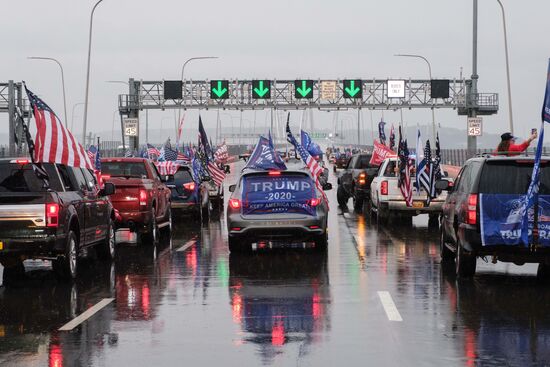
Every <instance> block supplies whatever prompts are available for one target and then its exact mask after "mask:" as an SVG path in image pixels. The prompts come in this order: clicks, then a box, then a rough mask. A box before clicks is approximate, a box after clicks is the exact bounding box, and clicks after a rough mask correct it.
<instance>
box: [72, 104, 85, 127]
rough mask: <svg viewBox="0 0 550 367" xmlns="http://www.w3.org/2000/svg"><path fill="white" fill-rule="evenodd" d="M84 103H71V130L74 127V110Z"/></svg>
mask: <svg viewBox="0 0 550 367" xmlns="http://www.w3.org/2000/svg"><path fill="white" fill-rule="evenodd" d="M82 105H84V102H80V103H75V104H74V105H73V113H72V115H71V132H72V131H73V127H74V110H75V109H76V108H77V107H78V106H82Z"/></svg>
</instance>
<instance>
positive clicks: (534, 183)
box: [521, 59, 550, 245]
mask: <svg viewBox="0 0 550 367" xmlns="http://www.w3.org/2000/svg"><path fill="white" fill-rule="evenodd" d="M541 117H542V122H541V124H540V130H539V141H538V143H537V152H536V154H535V163H534V165H533V174H532V175H531V183H530V184H529V188H528V189H527V195H526V196H525V201H524V204H523V208H522V210H523V220H522V222H521V240H522V242H523V244H525V245H528V244H529V243H530V241H529V219H530V215H529V211H530V209H531V207H533V206H534V205H535V203H538V200H539V186H540V158H541V156H542V144H543V142H544V122H548V123H550V59H549V60H548V71H547V73H546V90H545V92H544V102H543V104H542V116H541ZM533 213H534V212H533Z"/></svg>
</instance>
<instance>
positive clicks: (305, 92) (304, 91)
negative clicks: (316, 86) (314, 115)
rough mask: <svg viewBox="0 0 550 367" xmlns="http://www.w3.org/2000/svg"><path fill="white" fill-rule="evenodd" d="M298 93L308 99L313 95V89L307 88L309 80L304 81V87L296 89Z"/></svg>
mask: <svg viewBox="0 0 550 367" xmlns="http://www.w3.org/2000/svg"><path fill="white" fill-rule="evenodd" d="M296 92H298V93H300V95H301V96H302V97H304V98H305V97H306V96H307V95H308V94H309V93H311V88H309V87H308V86H307V80H302V87H301V88H300V87H298V88H296Z"/></svg>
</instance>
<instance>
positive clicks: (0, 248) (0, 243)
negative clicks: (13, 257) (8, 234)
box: [0, 241, 4, 251]
mask: <svg viewBox="0 0 550 367" xmlns="http://www.w3.org/2000/svg"><path fill="white" fill-rule="evenodd" d="M3 249H4V242H2V241H0V251H1V250H3Z"/></svg>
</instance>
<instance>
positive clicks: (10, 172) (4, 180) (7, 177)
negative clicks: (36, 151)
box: [0, 162, 63, 192]
mask: <svg viewBox="0 0 550 367" xmlns="http://www.w3.org/2000/svg"><path fill="white" fill-rule="evenodd" d="M44 168H45V170H46V172H47V173H48V176H49V181H48V182H49V188H50V189H52V190H55V191H63V189H62V188H61V184H60V183H59V179H58V175H57V172H56V171H55V168H54V167H53V166H52V165H51V164H44ZM47 189H48V188H47V187H44V181H42V180H41V179H39V178H38V177H37V176H36V174H35V173H34V171H33V169H32V166H31V165H30V164H24V165H22V164H18V163H7V162H6V163H0V192H42V191H47Z"/></svg>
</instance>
